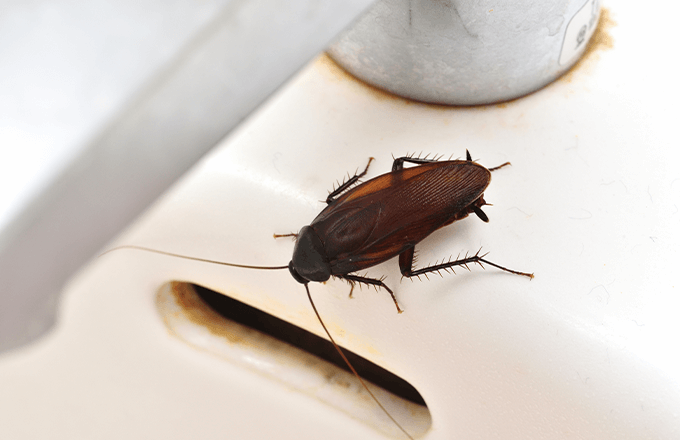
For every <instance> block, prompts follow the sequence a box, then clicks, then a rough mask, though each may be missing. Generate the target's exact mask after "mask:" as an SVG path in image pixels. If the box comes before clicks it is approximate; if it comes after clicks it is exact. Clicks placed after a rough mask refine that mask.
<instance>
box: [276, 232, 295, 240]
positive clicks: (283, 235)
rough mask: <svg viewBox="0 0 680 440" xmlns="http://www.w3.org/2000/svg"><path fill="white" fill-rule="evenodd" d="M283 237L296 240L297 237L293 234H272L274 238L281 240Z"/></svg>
mask: <svg viewBox="0 0 680 440" xmlns="http://www.w3.org/2000/svg"><path fill="white" fill-rule="evenodd" d="M283 237H293V238H295V239H296V240H297V238H298V235H297V234H296V233H295V232H291V233H290V234H274V238H283Z"/></svg>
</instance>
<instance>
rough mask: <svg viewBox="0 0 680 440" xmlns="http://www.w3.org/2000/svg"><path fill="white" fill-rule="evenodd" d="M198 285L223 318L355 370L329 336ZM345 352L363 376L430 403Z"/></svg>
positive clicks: (381, 370) (402, 382) (398, 380)
mask: <svg viewBox="0 0 680 440" xmlns="http://www.w3.org/2000/svg"><path fill="white" fill-rule="evenodd" d="M194 288H195V289H196V293H197V294H198V296H199V297H201V299H203V301H205V302H206V303H207V304H208V305H209V306H210V307H211V308H212V309H213V310H215V311H216V312H217V313H219V314H220V315H222V316H223V317H225V318H227V319H229V320H231V321H235V322H238V323H240V324H242V325H245V326H248V327H250V328H253V329H255V330H258V331H260V332H262V333H266V334H267V335H269V336H272V337H274V338H276V339H278V340H280V341H283V342H286V343H288V344H290V345H293V346H295V347H297V348H299V349H301V350H305V351H307V352H308V353H311V354H313V355H315V356H318V357H320V358H322V359H325V360H326V361H328V362H331V363H333V364H335V365H337V366H338V367H340V368H342V369H343V370H346V371H348V372H350V373H351V371H350V369H349V368H348V367H347V365H346V364H345V362H344V361H343V360H342V358H341V357H340V355H339V354H338V352H337V351H336V350H335V347H333V344H331V343H330V342H329V341H327V340H326V339H323V338H320V337H318V336H316V335H315V334H312V333H310V332H308V331H307V330H303V329H301V328H300V327H297V326H295V325H293V324H291V323H289V322H286V321H284V320H282V319H279V318H276V317H275V316H272V315H270V314H268V313H265V312H263V311H261V310H258V309H256V308H254V307H251V306H249V305H247V304H244V303H242V302H240V301H237V300H235V299H233V298H230V297H228V296H225V295H222V294H221V293H217V292H214V291H212V290H209V289H206V288H205V287H201V286H198V285H194ZM343 351H344V352H345V355H346V356H347V359H349V361H350V362H351V363H352V365H353V366H354V368H355V369H356V370H357V372H358V373H359V375H360V376H361V377H362V378H363V379H365V380H368V381H370V382H372V383H374V384H375V385H378V386H380V387H382V388H383V389H385V390H387V391H389V392H391V393H392V394H395V395H397V396H399V397H402V398H404V399H406V400H409V401H411V402H413V403H416V404H418V405H422V406H426V405H425V401H424V400H423V398H422V396H421V395H420V393H418V391H416V389H415V388H414V387H413V386H412V385H411V384H409V383H408V382H406V381H405V380H404V379H402V378H400V377H398V376H395V375H394V374H392V373H390V372H389V371H387V370H385V369H384V368H382V367H379V366H378V365H375V364H374V363H373V362H371V361H368V360H366V359H364V358H363V357H361V356H359V355H357V354H355V353H352V352H351V351H349V350H345V349H344V348H343Z"/></svg>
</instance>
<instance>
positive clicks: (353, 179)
mask: <svg viewBox="0 0 680 440" xmlns="http://www.w3.org/2000/svg"><path fill="white" fill-rule="evenodd" d="M374 160H375V158H373V157H369V158H368V163H367V164H366V168H364V170H363V171H362V172H361V173H359V174H354V176H353V177H350V178H349V179H348V180H347V181H346V182H344V183H343V184H342V185H340V186H339V187H337V188H336V189H335V190H333V191H332V192H331V193H330V194H328V197H326V203H327V204H329V205H330V204H331V203H333V202H334V201H335V198H336V197H338V196H339V195H340V194H342V193H343V192H345V191H346V190H347V189H348V188H349V187H350V186H352V185H354V184H355V183H357V181H358V180H359V179H361V178H362V177H364V176H365V175H366V173H367V172H368V167H369V166H371V162H373V161H374Z"/></svg>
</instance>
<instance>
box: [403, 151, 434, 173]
mask: <svg viewBox="0 0 680 440" xmlns="http://www.w3.org/2000/svg"><path fill="white" fill-rule="evenodd" d="M422 154H423V153H422V151H421V152H420V154H419V155H418V157H415V156H414V155H408V154H407V155H406V156H402V157H398V158H396V159H394V162H392V171H397V170H401V169H403V168H404V162H408V163H412V164H415V165H422V164H426V163H432V162H438V159H437V158H434V159H428V158H427V156H429V154H428V155H427V156H425V157H423V158H421V157H420V156H422Z"/></svg>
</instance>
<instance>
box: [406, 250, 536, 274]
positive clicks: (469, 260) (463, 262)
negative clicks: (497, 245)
mask: <svg viewBox="0 0 680 440" xmlns="http://www.w3.org/2000/svg"><path fill="white" fill-rule="evenodd" d="M480 251H481V249H480ZM486 255H487V254H484V255H481V256H480V255H479V251H477V253H476V254H475V255H474V256H472V257H469V256H468V255H467V254H465V258H457V259H456V260H453V261H447V262H446V263H440V264H434V265H432V266H428V267H425V268H423V269H417V270H413V269H412V268H406V267H401V270H402V274H403V275H404V276H405V277H409V278H411V277H420V275H425V276H426V277H427V274H428V273H431V272H437V271H440V270H446V269H450V268H453V267H455V266H462V267H465V268H466V269H468V270H470V268H469V266H468V264H474V263H476V264H479V265H480V266H482V268H484V266H483V264H488V265H489V266H493V267H495V268H496V269H500V270H502V271H505V272H509V273H512V274H515V275H521V276H525V277H528V278H529V279H533V278H534V274H533V273H526V272H519V271H516V270H512V269H508V268H507V267H503V266H501V265H498V264H496V263H492V262H491V261H489V260H486V259H484V257H486ZM451 270H453V269H451Z"/></svg>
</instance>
